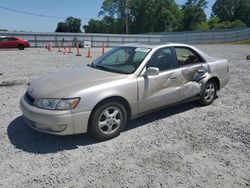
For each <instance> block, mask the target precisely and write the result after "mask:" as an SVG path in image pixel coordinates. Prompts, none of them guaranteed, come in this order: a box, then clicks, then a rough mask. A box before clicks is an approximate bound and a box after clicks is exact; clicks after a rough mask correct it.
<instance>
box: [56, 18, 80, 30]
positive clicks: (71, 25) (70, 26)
mask: <svg viewBox="0 0 250 188" xmlns="http://www.w3.org/2000/svg"><path fill="white" fill-rule="evenodd" d="M55 32H69V33H81V32H82V31H81V19H78V18H74V17H68V18H67V19H66V20H65V22H59V23H58V24H57V28H56V31H55Z"/></svg>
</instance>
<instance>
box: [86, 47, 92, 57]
mask: <svg viewBox="0 0 250 188" xmlns="http://www.w3.org/2000/svg"><path fill="white" fill-rule="evenodd" d="M86 57H87V58H92V55H91V50H90V48H88V55H87V56H86Z"/></svg>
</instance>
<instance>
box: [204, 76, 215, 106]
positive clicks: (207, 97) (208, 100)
mask: <svg viewBox="0 0 250 188" xmlns="http://www.w3.org/2000/svg"><path fill="white" fill-rule="evenodd" d="M217 88H218V87H217V84H216V82H215V81H213V80H211V81H208V82H207V83H206V84H205V86H204V89H203V91H202V95H201V98H200V104H201V105H203V106H207V105H210V104H212V103H213V102H214V100H215V98H216V95H217Z"/></svg>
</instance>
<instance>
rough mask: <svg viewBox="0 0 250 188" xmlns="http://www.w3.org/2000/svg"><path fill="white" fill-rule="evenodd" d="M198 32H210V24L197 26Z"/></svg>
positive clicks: (205, 23)
mask: <svg viewBox="0 0 250 188" xmlns="http://www.w3.org/2000/svg"><path fill="white" fill-rule="evenodd" d="M195 30H197V31H209V30H210V29H209V25H208V22H202V23H200V24H199V25H197V27H196V29H195Z"/></svg>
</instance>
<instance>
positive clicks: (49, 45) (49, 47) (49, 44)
mask: <svg viewBox="0 0 250 188" xmlns="http://www.w3.org/2000/svg"><path fill="white" fill-rule="evenodd" d="M48 51H49V52H51V42H49V43H48Z"/></svg>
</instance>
